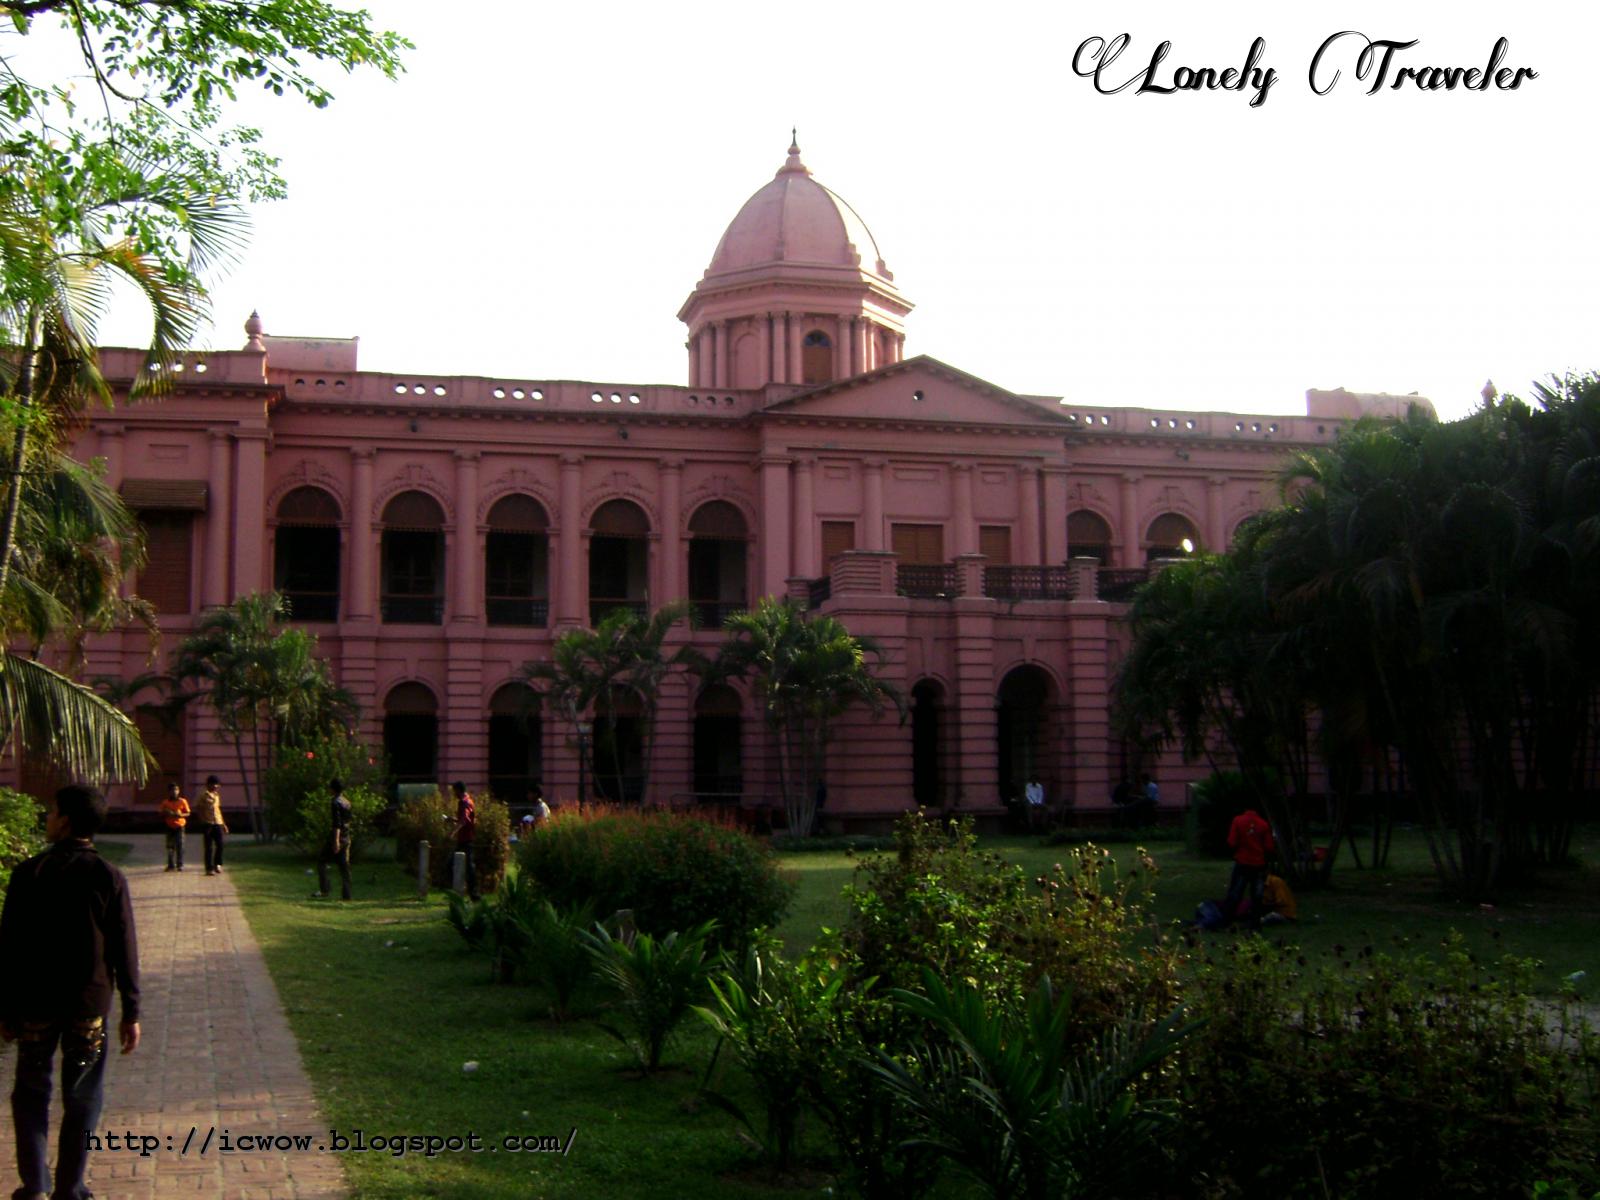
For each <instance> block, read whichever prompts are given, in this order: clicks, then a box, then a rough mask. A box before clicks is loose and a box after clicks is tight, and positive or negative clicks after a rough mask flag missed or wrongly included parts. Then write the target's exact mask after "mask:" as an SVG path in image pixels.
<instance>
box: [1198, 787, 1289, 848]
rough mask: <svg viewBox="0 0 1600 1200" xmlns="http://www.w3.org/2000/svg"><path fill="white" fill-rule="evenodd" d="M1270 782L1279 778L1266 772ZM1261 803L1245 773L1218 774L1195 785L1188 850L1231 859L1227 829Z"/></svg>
mask: <svg viewBox="0 0 1600 1200" xmlns="http://www.w3.org/2000/svg"><path fill="white" fill-rule="evenodd" d="M1267 775H1268V777H1269V780H1275V779H1276V776H1274V775H1273V773H1272V772H1271V771H1268V772H1267ZM1260 804H1261V801H1260V800H1259V799H1258V798H1257V796H1256V794H1255V792H1254V791H1253V790H1252V789H1251V787H1250V785H1249V783H1248V782H1246V780H1245V777H1244V775H1243V774H1242V773H1240V772H1238V771H1217V772H1215V773H1214V774H1212V775H1208V776H1207V777H1206V778H1204V779H1202V780H1201V781H1200V782H1199V783H1197V784H1195V785H1194V803H1193V804H1192V805H1190V807H1189V812H1188V814H1187V815H1186V816H1185V822H1186V825H1187V828H1186V834H1187V839H1188V842H1189V849H1190V850H1192V851H1194V852H1195V853H1196V854H1207V855H1210V856H1211V857H1212V858H1231V857H1232V856H1233V851H1231V850H1229V849H1228V826H1229V825H1231V824H1233V819H1234V818H1235V817H1237V816H1238V815H1239V814H1240V813H1242V812H1243V811H1244V810H1245V809H1247V808H1258V807H1260Z"/></svg>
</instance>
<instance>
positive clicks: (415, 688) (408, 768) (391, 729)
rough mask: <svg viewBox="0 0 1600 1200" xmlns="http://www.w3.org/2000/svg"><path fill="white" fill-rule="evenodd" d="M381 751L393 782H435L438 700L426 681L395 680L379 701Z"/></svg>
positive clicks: (436, 775)
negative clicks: (399, 682) (385, 758)
mask: <svg viewBox="0 0 1600 1200" xmlns="http://www.w3.org/2000/svg"><path fill="white" fill-rule="evenodd" d="M383 752H384V754H385V755H386V756H387V757H388V759H389V774H390V776H391V777H392V778H393V779H394V781H395V782H396V783H437V782H438V779H439V771H438V764H439V701H438V699H437V698H436V697H435V696H434V694H433V692H432V691H430V690H429V689H428V686H427V685H426V684H421V683H401V684H396V685H395V686H394V687H393V688H392V689H390V692H389V694H388V696H386V697H385V698H384V701H383Z"/></svg>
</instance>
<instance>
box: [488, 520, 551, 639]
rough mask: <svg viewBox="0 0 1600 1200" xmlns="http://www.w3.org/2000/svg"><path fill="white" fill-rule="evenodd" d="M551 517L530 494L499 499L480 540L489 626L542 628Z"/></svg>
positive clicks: (547, 603) (547, 610) (545, 617)
mask: <svg viewBox="0 0 1600 1200" xmlns="http://www.w3.org/2000/svg"><path fill="white" fill-rule="evenodd" d="M549 529H550V518H549V517H548V516H547V515H546V514H545V511H544V506H543V505H542V504H540V503H539V502H538V501H537V500H535V499H534V498H533V497H532V496H523V495H512V496H506V497H503V498H502V499H501V500H499V501H498V502H497V503H496V504H495V506H494V507H493V508H491V509H490V510H489V533H488V535H487V537H485V539H484V572H483V582H484V592H485V600H484V614H485V617H486V619H487V620H488V623H489V624H490V625H526V626H536V627H539V628H543V627H544V626H545V625H546V624H547V623H548V622H549V619H550V535H549Z"/></svg>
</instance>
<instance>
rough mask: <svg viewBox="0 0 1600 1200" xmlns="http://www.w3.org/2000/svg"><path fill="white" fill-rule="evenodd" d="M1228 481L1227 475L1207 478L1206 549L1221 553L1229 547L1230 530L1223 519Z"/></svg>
mask: <svg viewBox="0 0 1600 1200" xmlns="http://www.w3.org/2000/svg"><path fill="white" fill-rule="evenodd" d="M1227 482H1228V477H1227V476H1226V475H1212V476H1211V477H1210V478H1208V479H1207V480H1206V530H1205V539H1206V547H1205V548H1206V549H1207V550H1210V551H1212V552H1213V553H1216V554H1221V553H1222V552H1223V551H1224V550H1226V549H1227V548H1228V531H1227V530H1226V529H1225V528H1224V527H1223V521H1222V487H1223V485H1224V484H1226V483H1227Z"/></svg>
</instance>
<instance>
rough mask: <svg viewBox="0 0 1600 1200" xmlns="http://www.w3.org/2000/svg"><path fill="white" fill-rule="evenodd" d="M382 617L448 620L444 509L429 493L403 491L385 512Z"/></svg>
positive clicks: (430, 622) (388, 619)
mask: <svg viewBox="0 0 1600 1200" xmlns="http://www.w3.org/2000/svg"><path fill="white" fill-rule="evenodd" d="M382 554H383V597H382V602H383V620H384V622H385V624H395V623H409V624H417V625H438V624H440V623H441V622H442V621H443V620H444V510H443V509H441V508H440V507H439V502H438V501H437V500H435V499H434V498H433V497H432V496H430V495H428V494H427V493H426V492H401V493H400V494H399V495H398V496H396V497H395V498H394V499H393V500H391V501H389V503H388V504H387V505H386V506H385V507H384V510H383V546H382Z"/></svg>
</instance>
